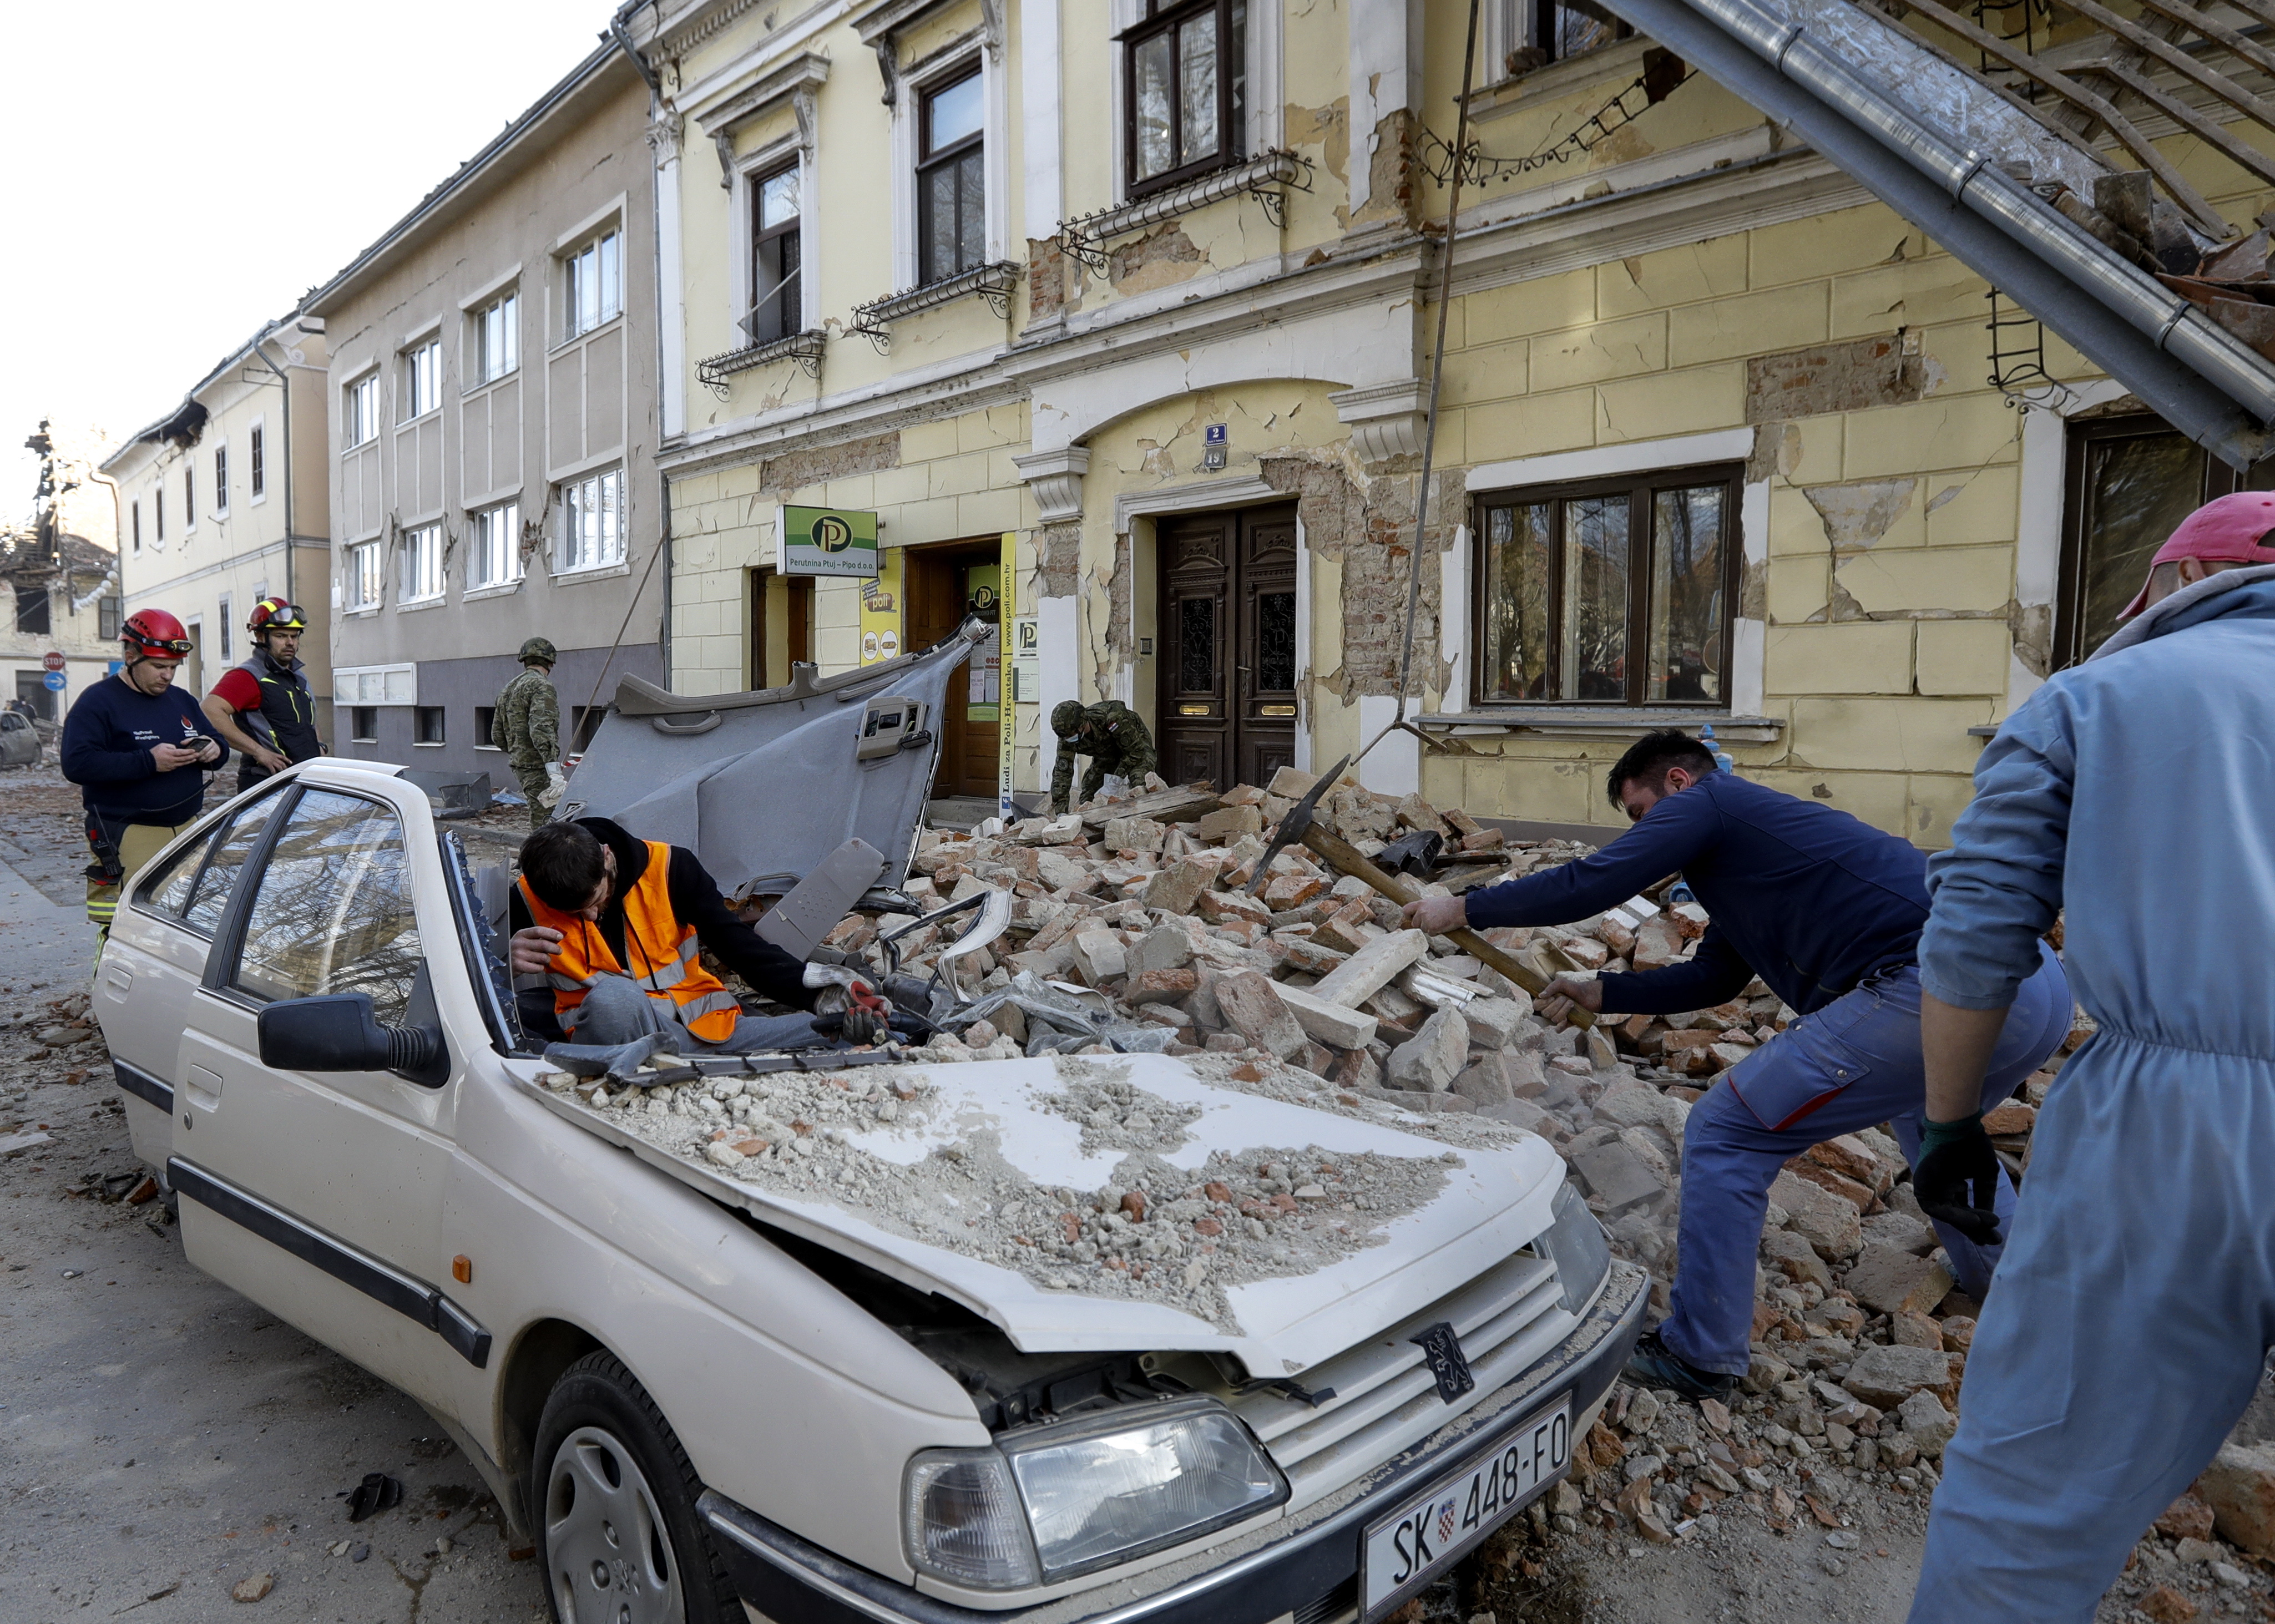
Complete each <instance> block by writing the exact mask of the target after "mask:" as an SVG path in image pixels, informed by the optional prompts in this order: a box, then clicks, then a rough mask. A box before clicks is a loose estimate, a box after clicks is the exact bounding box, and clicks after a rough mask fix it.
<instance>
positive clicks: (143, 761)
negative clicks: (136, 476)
mask: <svg viewBox="0 0 2275 1624" xmlns="http://www.w3.org/2000/svg"><path fill="white" fill-rule="evenodd" d="M118 641H119V653H120V660H121V662H122V663H121V666H120V668H119V669H118V670H117V671H116V672H114V673H113V674H112V675H111V676H107V677H105V678H104V679H103V680H102V681H101V682H99V683H97V684H94V686H93V687H92V688H89V689H88V690H87V691H86V692H84V693H82V694H80V695H79V699H78V700H77V702H76V703H74V704H73V705H72V707H71V714H70V715H68V716H66V717H65V718H64V738H63V752H62V759H63V769H64V777H65V778H67V779H69V780H71V782H73V783H75V784H77V785H79V799H80V800H81V802H82V803H84V804H85V805H86V807H87V844H88V845H89V846H91V847H92V848H93V849H94V862H92V863H90V864H88V865H87V918H90V919H92V920H94V923H95V924H97V925H102V927H103V928H104V929H106V930H108V929H109V928H110V916H111V914H112V913H113V912H114V911H116V910H117V906H118V898H119V894H120V892H121V891H122V889H123V888H125V884H126V882H127V880H130V879H132V877H133V875H134V872H135V871H136V870H137V869H139V868H140V867H141V866H142V865H144V864H145V863H147V862H148V861H149V860H150V859H151V858H152V857H155V856H156V855H157V854H158V851H159V850H160V849H161V848H162V847H163V846H164V845H165V844H166V843H167V842H169V841H170V840H172V839H173V838H174V836H175V835H178V834H180V833H181V832H182V830H183V829H184V828H185V827H187V826H188V825H189V824H191V823H192V822H193V821H195V820H196V818H197V815H198V813H199V812H200V811H201V810H202V809H203V807H204V805H205V797H206V782H205V774H208V773H211V772H214V771H215V770H217V769H218V768H219V767H221V764H222V763H223V761H225V760H227V759H229V747H228V746H227V745H226V744H223V743H222V741H221V739H220V737H219V736H217V735H216V734H215V732H214V730H213V727H212V724H210V723H209V722H208V721H207V720H206V717H205V713H204V712H203V711H201V710H200V709H199V708H198V704H197V701H196V700H195V699H192V698H191V697H190V696H189V695H188V694H186V693H184V692H182V691H180V690H179V689H178V688H176V687H175V686H174V673H175V672H176V671H177V670H178V669H179V668H180V667H181V663H182V661H183V659H184V658H185V656H187V655H188V654H189V653H191V652H192V650H193V647H194V645H193V644H192V643H191V641H190V635H189V633H188V632H187V631H185V630H184V629H183V626H182V623H181V622H180V621H178V620H176V619H175V618H174V617H173V616H171V615H169V614H167V613H166V611H165V610H163V609H140V610H137V611H136V612H135V613H134V614H132V615H130V616H127V617H126V623H125V625H124V626H122V627H120V628H119V632H118Z"/></svg>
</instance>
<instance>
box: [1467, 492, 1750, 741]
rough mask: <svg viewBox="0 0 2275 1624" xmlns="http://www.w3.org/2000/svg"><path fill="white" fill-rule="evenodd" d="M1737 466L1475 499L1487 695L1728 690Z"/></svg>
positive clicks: (1615, 696)
mask: <svg viewBox="0 0 2275 1624" xmlns="http://www.w3.org/2000/svg"><path fill="white" fill-rule="evenodd" d="M1741 477H1742V470H1741V469H1740V467H1739V466H1738V465H1718V466H1713V467H1705V468H1689V469H1682V470H1671V471H1663V472H1651V473H1643V474H1636V475H1629V476H1626V477H1622V478H1618V479H1611V480H1581V481H1575V482H1572V483H1568V484H1562V485H1554V486H1544V487H1536V488H1533V489H1530V490H1517V491H1503V492H1495V493H1493V494H1490V495H1480V496H1479V497H1478V498H1477V500H1476V502H1475V510H1474V524H1475V527H1476V536H1477V541H1476V544H1475V549H1474V564H1475V569H1476V574H1475V577H1474V585H1475V591H1474V593H1473V594H1472V601H1473V603H1474V604H1475V605H1476V608H1475V610H1474V623H1473V625H1472V627H1471V631H1472V634H1473V641H1472V646H1473V647H1474V648H1475V649H1476V650H1477V651H1478V659H1477V675H1476V677H1475V683H1474V691H1475V694H1476V699H1477V702H1478V704H1480V705H1598V706H1612V705H1617V706H1644V705H1649V706H1691V705H1696V706H1716V707H1722V706H1727V705H1728V704H1729V702H1730V684H1729V667H1730V646H1731V623H1732V620H1733V618H1734V616H1735V605H1736V601H1737V589H1738V578H1739V577H1738V571H1739V563H1740V557H1741V554H1742V544H1741V537H1740V533H1739V490H1740V480H1741Z"/></svg>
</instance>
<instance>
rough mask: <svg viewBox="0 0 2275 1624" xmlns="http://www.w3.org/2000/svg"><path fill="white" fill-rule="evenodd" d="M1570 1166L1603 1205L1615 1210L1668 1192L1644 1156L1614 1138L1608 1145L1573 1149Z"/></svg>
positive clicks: (1653, 1198) (1619, 1210)
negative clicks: (1578, 1149)
mask: <svg viewBox="0 0 2275 1624" xmlns="http://www.w3.org/2000/svg"><path fill="white" fill-rule="evenodd" d="M1572 1168H1573V1171H1575V1172H1576V1173H1577V1174H1578V1175H1580V1176H1581V1177H1582V1178H1583V1179H1585V1180H1586V1181H1587V1182H1588V1189H1589V1190H1590V1191H1591V1193H1593V1194H1595V1195H1597V1196H1599V1197H1602V1199H1603V1202H1604V1205H1606V1207H1607V1208H1609V1209H1610V1210H1611V1211H1612V1212H1621V1211H1623V1210H1624V1209H1626V1208H1628V1207H1631V1206H1635V1205H1638V1204H1639V1203H1642V1202H1645V1201H1651V1200H1655V1199H1657V1198H1658V1197H1661V1196H1664V1195H1665V1194H1666V1193H1667V1186H1666V1185H1665V1184H1664V1183H1662V1182H1660V1181H1659V1176H1658V1175H1656V1174H1654V1173H1652V1172H1651V1168H1650V1167H1649V1166H1648V1165H1647V1164H1646V1163H1645V1162H1644V1159H1643V1158H1641V1157H1640V1156H1637V1155H1636V1153H1635V1152H1634V1150H1633V1149H1631V1148H1630V1147H1629V1146H1628V1145H1625V1144H1621V1143H1620V1142H1619V1141H1618V1140H1616V1139H1614V1140H1613V1141H1612V1142H1611V1143H1610V1144H1599V1145H1594V1146H1591V1148H1589V1149H1587V1150H1584V1151H1576V1152H1573V1155H1572Z"/></svg>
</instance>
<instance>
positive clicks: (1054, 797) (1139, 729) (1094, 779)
mask: <svg viewBox="0 0 2275 1624" xmlns="http://www.w3.org/2000/svg"><path fill="white" fill-rule="evenodd" d="M1078 755H1083V756H1088V757H1089V758H1090V767H1089V770H1087V771H1086V772H1085V773H1084V774H1083V775H1082V799H1084V800H1085V801H1087V800H1089V799H1090V798H1092V797H1093V796H1095V795H1096V794H1097V793H1098V792H1099V789H1100V787H1102V786H1103V785H1104V784H1105V782H1106V775H1107V774H1108V773H1114V774H1119V775H1120V776H1122V777H1123V778H1126V779H1128V780H1129V781H1130V782H1131V783H1133V784H1136V783H1142V782H1144V781H1145V774H1148V773H1150V772H1152V771H1153V764H1154V756H1153V735H1152V734H1151V733H1149V732H1147V731H1146V730H1145V722H1144V721H1143V720H1142V719H1140V718H1139V716H1138V713H1137V712H1135V711H1133V710H1131V709H1130V707H1129V706H1126V705H1124V704H1122V701H1121V700H1119V699H1103V700H1100V702H1099V703H1098V704H1096V705H1087V706H1084V707H1083V712H1082V726H1081V727H1080V728H1078V729H1076V730H1075V733H1074V736H1072V737H1070V738H1069V737H1062V738H1061V739H1060V740H1059V749H1058V758H1057V759H1056V760H1055V761H1054V762H1053V763H1052V766H1051V806H1052V809H1053V810H1054V811H1056V812H1066V811H1068V810H1069V804H1068V799H1067V797H1068V795H1069V792H1070V791H1071V790H1072V789H1073V788H1074V759H1075V758H1076V757H1077V756H1078Z"/></svg>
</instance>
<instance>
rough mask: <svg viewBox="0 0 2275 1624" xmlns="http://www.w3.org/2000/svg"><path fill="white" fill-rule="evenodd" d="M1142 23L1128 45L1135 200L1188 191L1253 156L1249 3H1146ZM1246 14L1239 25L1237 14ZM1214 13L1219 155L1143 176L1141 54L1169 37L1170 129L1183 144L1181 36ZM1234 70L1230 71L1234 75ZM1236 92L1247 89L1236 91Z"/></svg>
mask: <svg viewBox="0 0 2275 1624" xmlns="http://www.w3.org/2000/svg"><path fill="white" fill-rule="evenodd" d="M1145 9H1146V13H1147V15H1146V16H1145V19H1144V20H1143V21H1141V22H1138V23H1135V24H1132V25H1131V26H1130V27H1129V28H1127V29H1126V30H1124V31H1123V33H1122V38H1121V45H1122V184H1123V191H1124V193H1125V194H1126V195H1127V196H1129V197H1130V198H1131V199H1132V200H1135V199H1138V198H1141V197H1148V196H1151V195H1152V194H1153V193H1156V192H1161V191H1165V190H1167V189H1168V188H1169V187H1171V186H1176V185H1183V184H1184V183H1185V182H1186V181H1189V180H1192V179H1195V178H1198V177H1199V176H1202V175H1208V174H1213V173H1214V172H1215V171H1216V170H1221V169H1228V168H1229V167H1231V166H1232V165H1233V164H1236V163H1239V162H1243V161H1244V160H1245V159H1246V157H1247V155H1248V129H1247V125H1248V105H1247V96H1246V94H1244V89H1245V87H1246V85H1247V80H1248V72H1247V60H1248V42H1247V38H1246V35H1247V31H1248V30H1247V0H1168V3H1167V4H1164V3H1163V0H1146V8H1145ZM1235 12H1238V13H1239V14H1240V16H1239V20H1238V22H1237V24H1236V22H1235V19H1234V13H1235ZM1210 13H1214V15H1215V17H1216V19H1217V34H1216V61H1217V74H1216V124H1217V142H1216V150H1215V151H1214V152H1211V153H1204V154H1203V155H1200V156H1199V157H1197V158H1184V157H1183V153H1182V152H1180V154H1179V157H1180V158H1181V159H1183V162H1177V163H1173V164H1171V165H1170V166H1169V167H1168V169H1166V170H1162V171H1161V172H1160V174H1158V175H1147V176H1142V177H1141V176H1140V175H1139V174H1138V49H1139V48H1140V47H1141V46H1144V45H1145V44H1146V43H1147V42H1150V41H1151V40H1153V38H1154V36H1156V35H1157V34H1168V36H1169V91H1170V106H1169V128H1170V130H1171V132H1172V133H1173V136H1174V137H1175V139H1176V140H1178V141H1179V142H1180V144H1181V145H1182V142H1183V135H1184V122H1185V121H1184V107H1183V94H1184V75H1183V72H1182V70H1181V68H1180V66H1179V64H1178V60H1177V50H1178V42H1179V31H1180V30H1181V29H1182V28H1183V26H1184V25H1185V24H1186V23H1188V22H1190V20H1191V19H1194V18H1196V17H1202V16H1206V15H1209V14H1210ZM1228 70H1229V71H1228ZM1235 87H1241V89H1240V90H1237V91H1236V88H1235Z"/></svg>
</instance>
